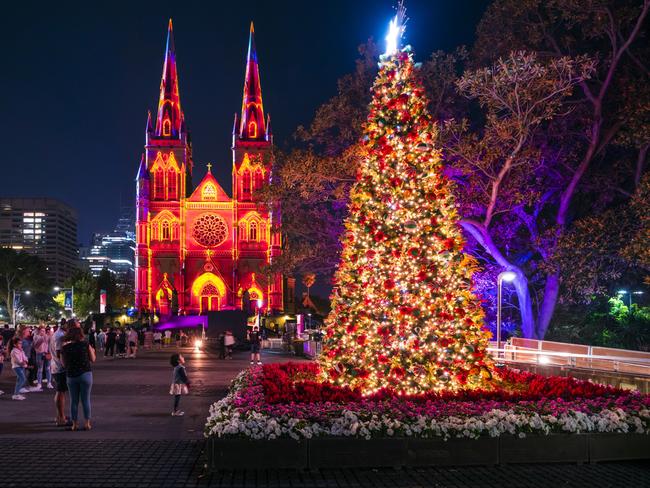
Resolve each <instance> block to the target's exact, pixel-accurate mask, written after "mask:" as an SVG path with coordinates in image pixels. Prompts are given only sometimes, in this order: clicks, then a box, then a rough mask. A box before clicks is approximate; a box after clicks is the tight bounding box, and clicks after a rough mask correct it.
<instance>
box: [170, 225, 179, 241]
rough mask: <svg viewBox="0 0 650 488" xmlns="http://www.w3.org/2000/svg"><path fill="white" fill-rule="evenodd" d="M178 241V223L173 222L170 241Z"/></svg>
mask: <svg viewBox="0 0 650 488" xmlns="http://www.w3.org/2000/svg"><path fill="white" fill-rule="evenodd" d="M178 239H179V237H178V222H174V223H173V224H172V240H173V241H177V240H178Z"/></svg>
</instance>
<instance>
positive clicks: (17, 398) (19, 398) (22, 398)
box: [11, 395, 25, 400]
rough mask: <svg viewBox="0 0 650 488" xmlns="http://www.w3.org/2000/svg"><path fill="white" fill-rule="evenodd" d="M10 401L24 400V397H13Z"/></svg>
mask: <svg viewBox="0 0 650 488" xmlns="http://www.w3.org/2000/svg"><path fill="white" fill-rule="evenodd" d="M11 399H12V400H25V397H24V396H22V395H13V396H12V397H11Z"/></svg>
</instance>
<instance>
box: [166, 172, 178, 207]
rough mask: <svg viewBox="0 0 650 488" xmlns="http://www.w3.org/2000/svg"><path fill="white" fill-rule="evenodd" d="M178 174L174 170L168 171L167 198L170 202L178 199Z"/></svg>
mask: <svg viewBox="0 0 650 488" xmlns="http://www.w3.org/2000/svg"><path fill="white" fill-rule="evenodd" d="M177 191H178V174H177V173H176V171H175V170H174V168H169V169H168V170H167V198H168V199H169V200H176V199H177V198H178V195H177Z"/></svg>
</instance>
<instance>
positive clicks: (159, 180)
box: [153, 169, 165, 200]
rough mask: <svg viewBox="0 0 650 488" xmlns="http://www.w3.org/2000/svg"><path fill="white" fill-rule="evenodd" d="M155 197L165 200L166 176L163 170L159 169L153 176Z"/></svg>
mask: <svg viewBox="0 0 650 488" xmlns="http://www.w3.org/2000/svg"><path fill="white" fill-rule="evenodd" d="M153 181H154V184H153V185H154V186H153V197H154V198H158V199H160V200H163V199H164V198H165V176H164V174H163V171H162V169H158V171H156V172H155V173H154V176H153Z"/></svg>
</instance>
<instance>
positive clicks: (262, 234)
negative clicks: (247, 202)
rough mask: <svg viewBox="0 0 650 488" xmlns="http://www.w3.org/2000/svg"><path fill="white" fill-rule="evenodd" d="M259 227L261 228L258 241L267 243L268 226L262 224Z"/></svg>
mask: <svg viewBox="0 0 650 488" xmlns="http://www.w3.org/2000/svg"><path fill="white" fill-rule="evenodd" d="M259 226H260V229H259V238H258V239H257V240H258V241H265V240H266V225H265V224H264V222H260V224H259Z"/></svg>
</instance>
